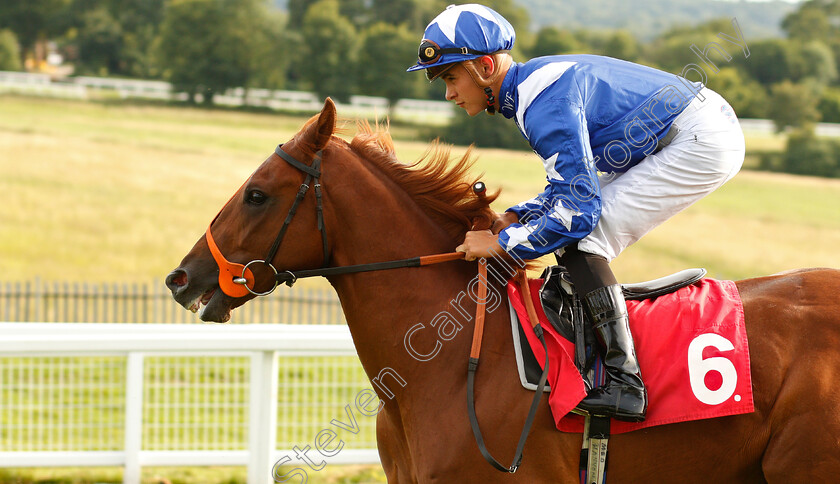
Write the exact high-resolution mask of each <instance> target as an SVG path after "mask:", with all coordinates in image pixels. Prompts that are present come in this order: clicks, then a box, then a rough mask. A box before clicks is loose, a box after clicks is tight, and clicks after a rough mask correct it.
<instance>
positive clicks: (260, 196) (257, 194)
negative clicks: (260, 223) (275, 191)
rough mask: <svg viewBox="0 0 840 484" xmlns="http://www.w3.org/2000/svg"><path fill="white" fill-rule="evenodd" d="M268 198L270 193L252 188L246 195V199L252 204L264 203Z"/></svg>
mask: <svg viewBox="0 0 840 484" xmlns="http://www.w3.org/2000/svg"><path fill="white" fill-rule="evenodd" d="M266 200H268V195H266V194H265V193H263V192H261V191H259V190H251V191H249V192H248V193H247V194H246V195H245V201H246V202H248V204H250V205H262V204H263V203H265V201H266Z"/></svg>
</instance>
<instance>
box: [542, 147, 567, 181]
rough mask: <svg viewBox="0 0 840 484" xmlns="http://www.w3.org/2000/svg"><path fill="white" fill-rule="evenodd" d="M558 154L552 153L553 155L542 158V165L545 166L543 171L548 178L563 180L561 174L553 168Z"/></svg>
mask: <svg viewBox="0 0 840 484" xmlns="http://www.w3.org/2000/svg"><path fill="white" fill-rule="evenodd" d="M558 156H560V153H554V156H550V157H548V158H547V159H544V160H543V166H544V167H545V173H546V175H548V178H549V179H550V180H555V181H564V180H563V176H562V175H561V174H560V173H558V172H557V170H556V169H555V168H554V164H555V163H557V157H558Z"/></svg>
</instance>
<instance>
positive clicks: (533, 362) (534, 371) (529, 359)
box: [511, 265, 706, 392]
mask: <svg viewBox="0 0 840 484" xmlns="http://www.w3.org/2000/svg"><path fill="white" fill-rule="evenodd" d="M705 275H706V269H701V268H696V269H685V270H682V271H680V272H677V273H674V274H671V275H669V276H665V277H661V278H659V279H654V280H651V281H646V282H639V283H634V284H622V290H623V293H624V298H625V299H627V300H644V299H654V298H657V297H659V296H662V295H664V294H669V293H672V292H674V291H676V290H678V289H681V288H683V287H686V286H690V285H691V284H694V283H696V282H698V281H699V280H701V279H702V278H703V277H704V276H705ZM540 278H541V279H543V284H542V287H541V288H540V302H541V304H542V309H543V311H544V312H545V314H546V317H547V318H548V321H549V323H550V324H551V326H552V327H553V328H554V330H555V331H557V333H558V334H560V335H561V336H562V337H564V338H566V339H567V340H569V341H571V342H572V343H574V345H575V355H574V362H575V366H577V368H578V371H579V372H580V374H581V376H582V377H583V380H584V383H585V384H586V385H587V390H589V389H591V388H593V387H595V386H598V384H599V383H600V382H597V381H593V380H595V378H596V375H595V373H596V372H594V371H593V364H594V363H595V360H596V358H595V356H596V354H597V352H595V351H593V350H592V348H593V345H594V344H595V342H596V341H595V333H594V332H593V330H592V325H591V324H587V321H586V319H588V315H587V314H586V311H584V308H583V303H582V301H581V300H580V298H579V297H578V296H577V295H576V294H575V291H574V285H573V284H572V282H571V279H570V278H569V274H568V272H566V269H565V268H564V267H563V266H560V265H556V266H551V267H547V268H546V269H545V270H544V271H543V273H542V275H541V276H540ZM511 325H512V330H513V337H514V343H515V345H514V346H515V347H516V348H517V351H516V356H517V360H519V361H518V363H519V364H518V367H519V369H520V380H521V381H522V385H523V386H524V387H525V388H528V389H530V390H536V388H537V382H538V381H539V379H540V375H541V374H542V368H541V367H540V364H539V362H538V361H537V359H536V357H535V356H534V353H533V351H532V350H531V347H530V346H529V345H528V342H527V339H526V336H525V333H524V330H523V329H522V325H520V324H519V323H518V318H517V316H516V313H515V312H514V311H513V310H512V309H511ZM549 390H550V388H548V387H546V389H545V391H546V392H547V391H549Z"/></svg>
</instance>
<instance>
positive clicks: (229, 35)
mask: <svg viewBox="0 0 840 484" xmlns="http://www.w3.org/2000/svg"><path fill="white" fill-rule="evenodd" d="M448 3H450V0H423V1H421V0H288V2H287V5H286V9H285V10H281V9H280V8H278V7H277V5H276V4H275V3H274V2H271V1H270V0H27V1H12V2H0V69H6V70H9V69H11V70H19V69H22V68H23V66H24V64H25V61H26V59H29V60H30V63H32V62H33V61H35V62H36V63H37V61H39V60H41V59H40V57H42V56H43V52H44V45H45V43H46V42H47V41H51V42H54V43H55V45H56V46H57V49H58V50H59V52H60V53H61V54H62V55H63V56H64V58H65V59H66V61H67V62H69V63H72V64H73V65H74V66H75V73H76V74H89V75H101V76H122V77H134V78H145V79H163V80H167V81H170V82H171V83H172V84H173V85H174V86H175V89H176V90H177V91H180V92H186V93H189V94H190V96H189V98H190V99H191V100H193V101H194V100H197V99H203V102H205V103H208V104H211V103H212V102H213V96H214V95H215V94H217V93H221V92H224V91H225V90H226V89H228V88H230V87H239V86H244V87H260V88H269V89H292V90H309V91H314V92H316V93H317V94H318V95H319V96H320V97H325V96H332V97H334V98H336V99H339V100H346V99H347V98H348V97H349V96H350V95H352V94H363V95H372V96H383V97H386V98H388V99H389V100H391V101H392V102H393V101H395V100H397V99H400V98H421V99H422V98H429V99H442V96H443V89H442V86H440V85H437V84H440V83H436V84H431V85H430V84H429V83H428V82H427V81H426V80H425V78H424V76H423V75H422V74H416V73H406V72H405V69H406V67H408V66H409V65H411V64H412V63H413V62H414V60H415V58H416V49H417V45H418V44H419V40H420V37H421V35H422V32H423V29H424V28H425V26H426V24H427V23H428V22H429V21H430V20H431V19H432V18H433V17H434V16H435V15H436V14H437V13H439V12H440V11H442V10H443V9H444V8H445V7H446V5H447V4H448ZM484 3H485V4H487V5H488V6H490V7H492V8H494V9H495V10H497V11H499V12H500V13H501V14H502V15H504V16H505V17H506V18H507V19H508V20H510V21H511V23H512V24H513V25H514V27H515V28H516V32H517V42H516V46H515V49H514V51H513V55H514V58H515V59H517V60H525V59H527V58H530V57H536V56H541V55H551V54H567V53H591V54H602V55H608V56H612V57H617V58H621V59H625V60H629V61H633V62H638V63H641V64H645V65H649V66H653V67H657V68H660V69H663V70H665V71H668V72H672V73H680V72H681V70H682V69H683V68H684V67H685V66H686V65H688V64H690V63H698V62H699V60H698V55H697V53H696V52H694V51H692V49H691V46H692V45H696V46H699V47H700V48H703V46H705V45H707V44H708V43H709V42H711V41H715V40H717V35H718V34H719V33H720V32H727V33H731V32H732V22H733V19H731V18H721V19H717V20H711V21H707V22H704V23H701V24H699V25H679V26H674V27H672V28H670V29H669V30H667V31H664V32H663V33H661V34H660V35H657V36H656V37H654V38H652V39H650V40H641V39H639V38H638V37H636V36H634V35H632V34H631V33H629V32H628V31H626V30H610V31H605V30H594V29H580V28H575V29H571V28H564V27H563V26H559V25H558V26H546V27H542V28H539V29H538V30H536V31H532V30H531V28H530V26H531V25H532V22H531V19H530V18H529V16H528V13H527V11H526V10H525V9H524V8H523V7H521V6H519V5H518V4H517V3H515V1H514V0H487V1H485V2H484ZM838 19H840V0H811V1H808V2H805V3H802V4H801V5H800V6H799V7H798V8H797V9H795V10H794V11H792V12H791V13H790V14H788V15H787V16H786V17H785V18H784V20H783V22H782V25H781V28H782V30H783V32H784V33H785V37H782V38H765V39H751V38H745V39H744V40H745V42H746V44H747V45H748V50H749V55H748V56H746V55H744V56H741V55H738V56H734V57H733V59H732V61H731V62H729V61H724V59H723V58H721V57H720V56H719V54H717V53H715V52H711V53H710V54H709V55H710V56H711V58H712V59H714V60H717V64H718V67H719V68H720V69H719V71H718V72H716V73H715V75H714V76H709V79H708V84H709V87H711V88H712V89H715V90H716V91H718V92H720V93H722V94H723V95H724V96H725V97H726V98H727V99H728V100H729V101H730V103H731V104H732V106H733V108H734V109H735V111H736V112H737V113H738V115H739V116H740V117H744V118H770V119H772V120H773V121H774V122H775V123H776V126H777V128H778V129H779V130H780V131H781V130H785V129H795V130H798V131H797V133H798V136H799V137H800V138H802V137H806V136H807V135H808V133H811V134H812V133H813V129H812V126H813V125H814V123H816V122H818V121H826V122H840V76H838V64H840V21H838ZM715 56H718V57H715ZM693 80H696V79H693ZM199 95H201V96H199ZM463 123H464V119H463V116H460V117H459V118H457V119H456V121H455V126H453V129H449V130H447V134H449V135H450V138H451V137H452V135H458V134H459V133H460V134H461V135H462V136H472V135H474V134H475V133H470V132H466V131H465V130H467V129H472V130H473V131H474V130H475V129H483V128H477V127H476V126H473V127H471V128H463V129H460V128H458V126H459V124H463ZM498 125H499V123H494V124H493V125H488V128H487V129H491V130H492V129H497V128H495V126H498ZM490 126H493V127H490ZM483 132H484V133H485V136H483V138H484V139H486V140H487V141H485V142H484V144H488V143H490V144H492V143H496V144H503V145H509V144H512V145H514V146H516V147H522V146H523V145H522V143H521V140H519V139H510V138H511V137H510V136H507V134H505V135H501V134H500V135H498V136H496V135H495V133H494V132H492V131H491V132H489V133H492V134H491V135H489V136H488V135H486V134H488V132H487V131H483ZM514 138H515V137H514ZM806 139H807V138H806ZM452 141H456V142H457V141H461V140H459V139H453V140H452ZM470 141H475V138H473V139H472V140H470ZM805 145H808V143H805ZM823 151H831V150H825V149H824V150H823ZM838 152H840V149H838ZM780 163H781V162H780V161H779V160H778V159H776V160H769V161H766V163H765V164H766V166H767V167H768V168H774V167H775V168H778V167H779V165H780ZM838 174H840V173H838Z"/></svg>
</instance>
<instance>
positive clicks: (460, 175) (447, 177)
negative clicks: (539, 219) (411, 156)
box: [350, 122, 499, 239]
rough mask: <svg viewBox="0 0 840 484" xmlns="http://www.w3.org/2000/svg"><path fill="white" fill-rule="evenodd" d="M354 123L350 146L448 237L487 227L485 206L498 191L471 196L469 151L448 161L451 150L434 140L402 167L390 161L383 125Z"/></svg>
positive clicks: (394, 159) (472, 178)
mask: <svg viewBox="0 0 840 484" xmlns="http://www.w3.org/2000/svg"><path fill="white" fill-rule="evenodd" d="M357 125H358V134H356V136H355V137H354V138H353V140H352V141H351V142H350V148H351V149H352V150H353V151H354V152H355V153H356V154H357V155H359V156H360V157H361V158H363V159H364V160H367V161H369V162H370V163H372V164H373V165H374V166H376V167H377V168H379V170H380V171H382V172H383V173H385V174H386V175H387V176H388V177H389V178H390V179H391V180H393V181H394V182H395V183H396V184H397V185H399V186H400V187H402V189H403V190H405V191H406V193H408V195H409V196H410V197H411V198H412V199H413V200H415V201H416V202H417V204H418V205H420V207H421V208H422V209H423V210H424V211H426V213H428V214H429V215H430V216H431V217H433V218H434V219H435V220H436V221H438V223H440V224H441V226H442V227H443V228H444V229H445V230H446V231H447V233H448V234H449V235H450V236H451V237H452V238H453V239H457V238H460V237H463V235H464V233H465V232H466V231H467V230H471V229H474V230H481V229H488V228H490V226H491V225H492V223H493V219H494V217H495V213H494V212H493V210H491V209H490V204H491V203H492V202H493V201H494V200H495V199H496V197H498V196H499V192H498V191H496V192H495V193H492V194H485V195H484V196H479V195H476V194H475V193H474V192H473V184H474V183H475V182H476V181H478V180H479V179H480V177H481V175H480V174H479V175H474V174H473V175H471V174H470V169H471V168H472V166H473V164H474V163H475V159H474V158H473V156H472V148H471V147H470V149H468V150H467V152H466V153H465V154H464V156H462V157H461V158H460V159H458V160H456V161H454V163H453V162H452V161H451V159H450V150H451V147H450V146H449V145H444V144H441V143H439V142H438V141H437V140H435V141H434V142H432V144H431V146H430V147H429V149H427V150H426V152H425V153H424V154H423V156H422V157H421V158H420V159H419V160H418V161H416V162H414V163H412V164H404V163H402V162H400V161H399V160H398V159H397V157H396V154H395V150H394V143H393V140H392V139H391V135H390V133H389V132H388V130H387V127H386V128H382V127H381V126H379V125H375V126H374V127H371V125H370V124H369V123H367V122H359V123H357Z"/></svg>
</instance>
